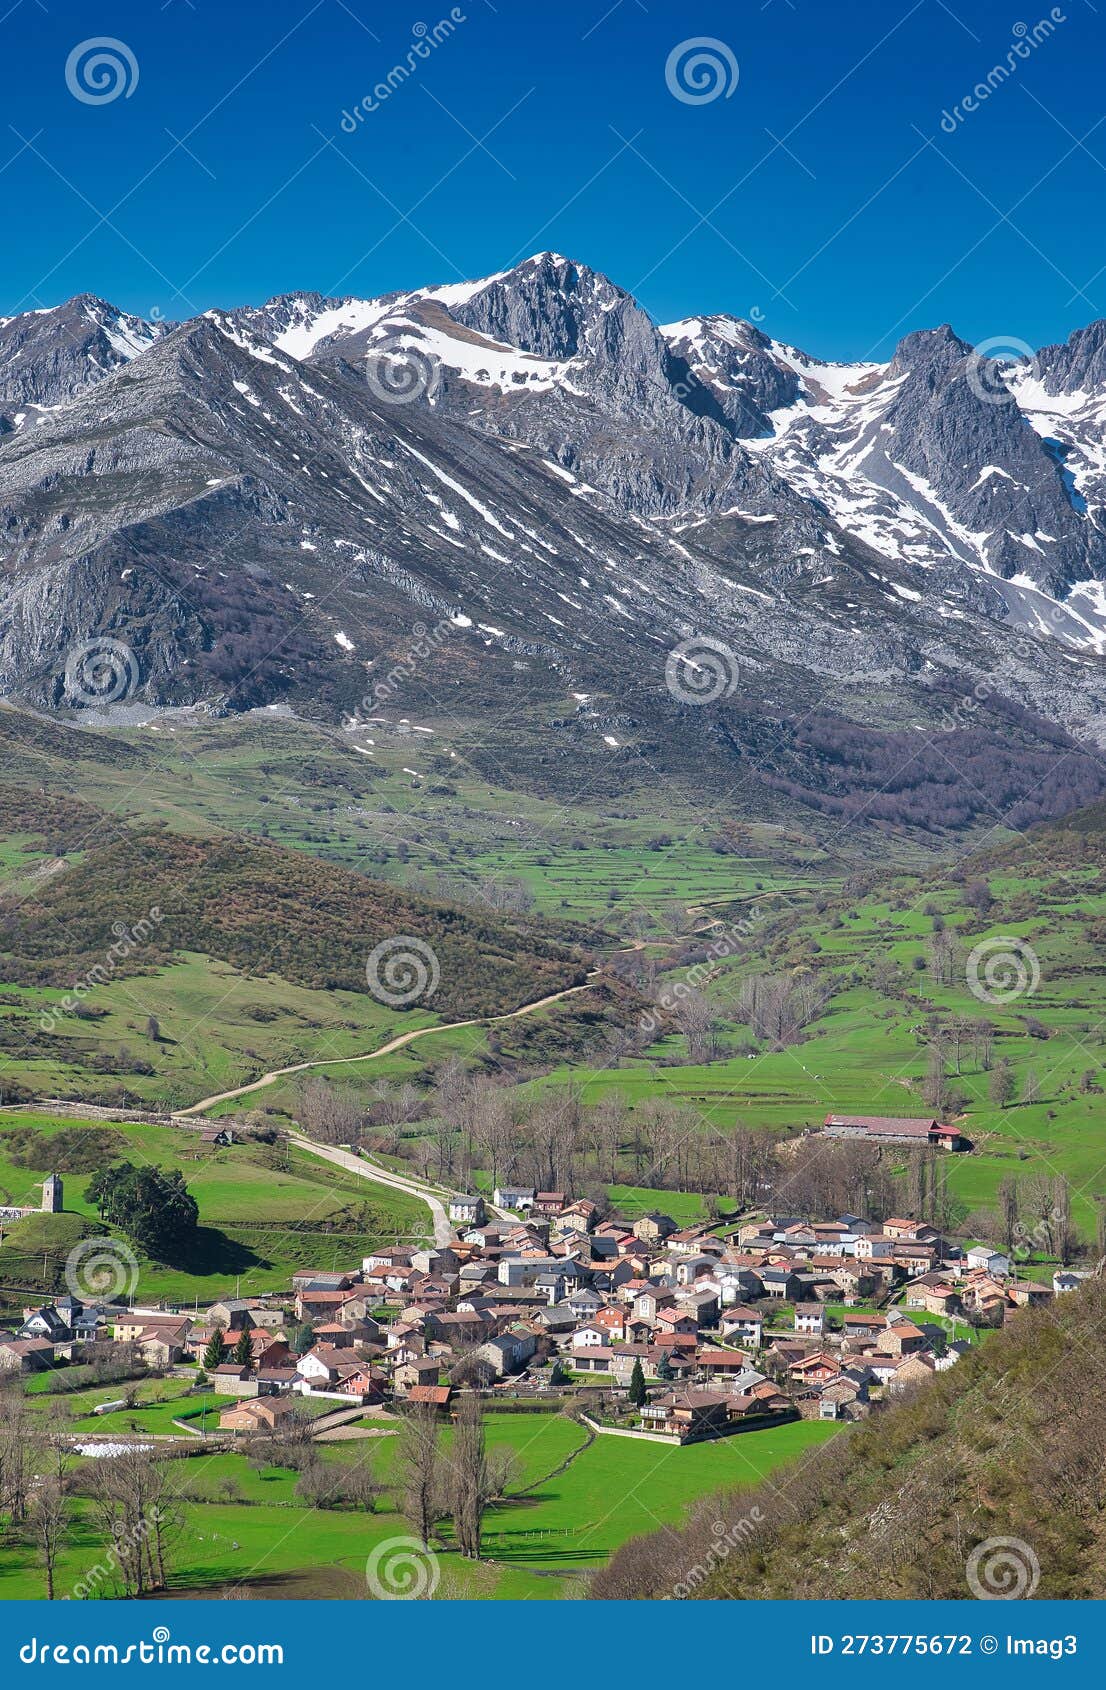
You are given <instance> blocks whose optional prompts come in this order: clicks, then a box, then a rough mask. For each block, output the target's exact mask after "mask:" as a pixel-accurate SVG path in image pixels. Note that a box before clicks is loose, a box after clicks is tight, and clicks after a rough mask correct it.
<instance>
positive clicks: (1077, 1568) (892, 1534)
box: [590, 1279, 1106, 1600]
mask: <svg viewBox="0 0 1106 1690" xmlns="http://www.w3.org/2000/svg"><path fill="white" fill-rule="evenodd" d="M1104 1380H1106V1283H1104V1282H1103V1281H1102V1280H1101V1279H1097V1280H1095V1281H1093V1282H1091V1283H1089V1284H1087V1285H1086V1286H1084V1288H1083V1289H1082V1290H1080V1291H1078V1292H1073V1293H1069V1294H1067V1295H1065V1296H1062V1297H1060V1298H1059V1299H1057V1300H1056V1302H1055V1303H1054V1305H1053V1306H1051V1307H1048V1308H1044V1309H1039V1310H1037V1309H1034V1310H1029V1311H1027V1312H1026V1313H1024V1314H1023V1315H1021V1316H1019V1317H1018V1319H1017V1320H1016V1321H1015V1322H1014V1323H1013V1325H1012V1326H1010V1327H1009V1328H1008V1329H1006V1330H1005V1331H1003V1332H1001V1333H999V1334H997V1335H996V1336H995V1337H994V1338H991V1339H989V1340H988V1341H987V1342H986V1343H984V1344H982V1345H980V1346H978V1347H977V1348H976V1349H974V1350H972V1351H971V1353H970V1354H969V1355H967V1356H965V1357H964V1358H963V1359H962V1360H961V1361H960V1362H958V1363H957V1364H956V1366H955V1367H953V1368H951V1369H950V1370H949V1371H947V1372H945V1373H943V1374H939V1375H938V1376H936V1377H935V1378H934V1379H933V1380H932V1381H930V1382H929V1383H928V1384H926V1385H923V1386H921V1387H920V1388H919V1389H918V1390H917V1391H916V1392H915V1393H914V1394H913V1395H912V1396H910V1397H909V1398H907V1399H904V1400H903V1401H902V1402H901V1403H900V1404H898V1405H897V1406H896V1407H894V1408H892V1409H890V1410H888V1411H887V1412H886V1413H883V1414H878V1415H877V1416H875V1417H874V1418H873V1419H871V1420H869V1421H868V1422H867V1423H866V1424H863V1425H860V1426H857V1427H855V1428H853V1429H851V1430H849V1431H847V1432H843V1433H842V1434H841V1435H840V1436H838V1437H836V1438H834V1439H832V1440H831V1441H830V1442H829V1443H828V1444H826V1445H824V1446H822V1447H821V1448H820V1449H819V1450H818V1451H817V1452H816V1453H814V1454H812V1455H810V1456H808V1457H807V1458H805V1459H804V1460H803V1461H801V1462H800V1463H798V1464H797V1465H796V1466H795V1467H793V1468H791V1469H789V1470H785V1471H784V1472H782V1473H780V1474H779V1475H778V1477H777V1478H776V1479H775V1480H767V1481H766V1482H765V1483H764V1484H762V1485H760V1486H759V1487H758V1488H757V1489H755V1490H746V1491H742V1492H734V1493H730V1494H728V1495H726V1496H723V1497H714V1498H711V1499H708V1500H707V1501H705V1502H704V1503H702V1504H700V1505H699V1507H698V1508H697V1510H696V1512H695V1514H694V1515H693V1517H692V1519H691V1521H690V1522H689V1524H688V1525H687V1526H686V1527H685V1528H684V1529H683V1530H679V1531H676V1530H668V1531H661V1532H657V1533H654V1534H652V1535H651V1536H649V1537H646V1538H638V1539H636V1540H634V1541H633V1542H631V1543H629V1544H627V1545H626V1546H625V1547H624V1548H623V1549H622V1550H620V1551H619V1552H618V1554H616V1555H615V1557H614V1559H613V1560H612V1561H611V1562H610V1564H609V1565H608V1566H607V1567H605V1568H604V1569H602V1570H601V1571H600V1572H599V1573H598V1574H597V1575H596V1577H595V1579H594V1580H593V1582H592V1586H591V1591H590V1594H591V1595H592V1596H594V1597H599V1598H604V1599H608V1600H613V1599H618V1598H628V1597H666V1596H673V1595H675V1596H681V1597H682V1596H694V1597H698V1598H707V1599H711V1598H714V1599H717V1598H725V1597H736V1598H750V1599H751V1598H766V1597H772V1598H780V1597H788V1598H797V1599H803V1598H850V1597H851V1598H856V1597H868V1598H871V1597H879V1598H898V1597H906V1598H909V1597H914V1598H928V1599H933V1598H966V1597H969V1596H971V1595H973V1594H978V1591H976V1590H974V1589H973V1584H972V1583H971V1582H970V1580H969V1571H970V1573H971V1579H972V1580H974V1581H975V1582H976V1583H982V1584H983V1586H984V1587H985V1588H990V1589H991V1590H992V1591H994V1590H995V1589H996V1588H999V1587H1001V1588H1014V1589H1018V1590H1022V1591H1023V1592H1024V1594H1026V1595H1028V1594H1034V1595H1036V1596H1037V1597H1041V1598H1044V1597H1058V1598H1087V1597H1096V1598H1101V1597H1103V1596H1106V1516H1104V1514H1103V1504H1104V1502H1106V1385H1104V1383H1103V1381H1104ZM682 1453H683V1452H682V1451H680V1450H673V1451H672V1453H671V1455H670V1457H669V1458H668V1459H670V1460H672V1461H679V1459H680V1455H681V1454H682ZM995 1539H1010V1540H1016V1541H1014V1542H1013V1543H1009V1544H1006V1545H996V1544H995V1543H994V1541H993V1540H995ZM973 1551H978V1553H977V1554H976V1555H975V1556H974V1557H973Z"/></svg>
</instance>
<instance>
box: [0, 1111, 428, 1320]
mask: <svg viewBox="0 0 1106 1690" xmlns="http://www.w3.org/2000/svg"><path fill="white" fill-rule="evenodd" d="M124 1160H126V1161H131V1162H135V1163H151V1164H154V1165H155V1166H158V1167H161V1168H163V1169H165V1170H167V1171H168V1170H171V1169H173V1168H179V1169H180V1170H181V1172H182V1173H183V1175H184V1180H185V1184H186V1185H187V1186H188V1189H189V1191H190V1192H191V1193H192V1195H193V1197H195V1199H196V1201H197V1203H198V1204H199V1210H200V1224H199V1227H198V1229H197V1234H196V1237H195V1240H194V1242H193V1244H192V1246H191V1247H190V1248H189V1251H188V1258H187V1260H184V1261H179V1262H155V1261H150V1260H149V1259H148V1258H146V1257H144V1256H142V1254H141V1253H140V1252H139V1253H138V1284H137V1287H136V1295H137V1296H138V1297H140V1298H148V1299H154V1300H160V1299H168V1300H177V1299H191V1298H193V1297H198V1298H200V1299H201V1300H202V1299H204V1298H207V1299H208V1300H209V1301H210V1300H212V1299H214V1298H217V1297H220V1296H224V1295H226V1294H227V1292H228V1291H230V1290H233V1288H234V1284H235V1282H236V1281H239V1280H240V1285H241V1292H242V1294H243V1295H244V1296H245V1295H252V1294H255V1293H257V1292H260V1291H265V1290H276V1289H280V1288H282V1287H285V1286H287V1285H288V1283H289V1282H290V1280H291V1276H292V1274H293V1273H294V1272H295V1271H296V1270H297V1269H298V1268H303V1267H316V1268H321V1269H331V1268H335V1267H340V1268H344V1267H347V1266H349V1264H350V1263H351V1262H356V1261H359V1260H360V1259H361V1257H362V1256H363V1255H365V1254H367V1252H368V1251H369V1249H370V1248H372V1247H373V1246H374V1245H377V1244H380V1243H385V1242H387V1243H394V1242H396V1241H397V1240H398V1241H401V1242H405V1243H406V1242H412V1241H414V1240H418V1239H423V1238H425V1237H426V1236H427V1234H428V1231H429V1224H430V1223H429V1214H428V1211H427V1209H426V1207H425V1205H424V1204H422V1203H420V1202H418V1201H417V1200H416V1199H414V1198H410V1197H407V1196H405V1195H404V1194H403V1193H402V1192H399V1191H394V1190H392V1189H391V1188H389V1187H386V1186H378V1185H374V1184H373V1183H372V1182H370V1181H368V1180H364V1179H361V1178H359V1177H358V1176H357V1175H354V1174H346V1173H343V1171H342V1170H341V1169H339V1168H335V1167H332V1166H331V1165H329V1164H323V1163H320V1162H319V1161H318V1159H317V1158H315V1157H312V1156H308V1155H305V1154H303V1153H301V1152H299V1151H296V1150H287V1149H283V1148H281V1147H279V1146H271V1145H267V1144H264V1143H258V1142H246V1143H241V1144H234V1145H231V1146H228V1147H226V1148H220V1147H217V1146H213V1145H210V1144H203V1143H201V1140H200V1134H199V1132H198V1131H195V1132H193V1131H190V1130H189V1129H187V1128H184V1127H168V1126H164V1127H161V1126H158V1127H153V1126H147V1125H144V1124H138V1123H134V1122H119V1123H107V1124H105V1125H103V1126H100V1125H91V1124H88V1125H80V1124H75V1123H74V1122H72V1121H61V1120H57V1119H55V1118H53V1117H51V1116H48V1115H39V1114H32V1113H29V1112H23V1111H20V1112H18V1113H0V1202H2V1203H4V1204H12V1205H31V1204H35V1203H37V1202H38V1201H39V1199H40V1196H41V1191H40V1182H41V1181H42V1179H43V1178H44V1176H45V1175H46V1173H48V1172H50V1171H56V1172H59V1173H61V1174H62V1176H63V1179H64V1186H65V1211H64V1213H62V1214H58V1215H46V1214H34V1215H30V1216H28V1217H27V1218H26V1219H24V1220H21V1221H14V1222H5V1223H4V1228H3V1233H4V1236H3V1240H2V1242H0V1286H2V1287H5V1288H7V1289H8V1290H9V1291H11V1292H12V1293H13V1294H16V1295H15V1300H16V1301H18V1300H19V1298H18V1295H17V1293H18V1290H19V1288H25V1289H26V1290H27V1292H28V1293H29V1294H31V1295H38V1296H42V1295H43V1294H44V1293H45V1292H46V1291H49V1290H61V1289H64V1285H63V1273H64V1267H65V1259H66V1256H67V1254H68V1252H69V1250H70V1249H71V1248H72V1246H73V1245H74V1244H75V1243H77V1242H78V1240H79V1239H80V1238H82V1237H87V1236H89V1235H90V1234H96V1233H107V1232H110V1231H111V1230H112V1229H111V1228H108V1227H105V1226H103V1225H102V1223H101V1222H100V1221H99V1219H98V1218H97V1213H96V1209H95V1206H94V1205H93V1204H91V1203H90V1202H89V1201H88V1200H87V1198H86V1196H85V1192H86V1189H87V1187H88V1184H89V1181H90V1179H91V1178H92V1176H93V1174H94V1173H95V1171H96V1169H97V1168H98V1167H100V1166H101V1165H102V1164H105V1163H108V1162H118V1161H124ZM119 1236H121V1237H122V1236H124V1235H123V1234H120V1235H119Z"/></svg>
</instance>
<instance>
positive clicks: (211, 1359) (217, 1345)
mask: <svg viewBox="0 0 1106 1690" xmlns="http://www.w3.org/2000/svg"><path fill="white" fill-rule="evenodd" d="M225 1350H226V1345H225V1344H224V1342H223V1334H222V1333H221V1332H220V1330H219V1328H218V1327H216V1328H215V1331H214V1332H213V1333H212V1334H211V1337H210V1338H209V1339H208V1343H207V1349H206V1350H205V1351H204V1363H203V1364H204V1368H205V1370H206V1371H207V1372H208V1373H211V1372H212V1371H213V1370H214V1369H215V1368H216V1367H219V1366H220V1365H221V1364H222V1360H223V1355H224V1353H225Z"/></svg>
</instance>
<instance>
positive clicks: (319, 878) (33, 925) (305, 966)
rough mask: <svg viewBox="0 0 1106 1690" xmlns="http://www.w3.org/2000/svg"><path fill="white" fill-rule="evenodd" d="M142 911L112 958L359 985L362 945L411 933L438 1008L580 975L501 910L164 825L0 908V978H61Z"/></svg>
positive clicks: (125, 963)
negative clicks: (435, 981) (435, 899)
mask: <svg viewBox="0 0 1106 1690" xmlns="http://www.w3.org/2000/svg"><path fill="white" fill-rule="evenodd" d="M121 905H123V906H125V907H123V908H121V907H120V906H121ZM150 912H156V915H155V917H154V918H153V929H152V931H151V932H149V933H148V934H144V936H143V938H142V941H141V944H139V945H137V946H134V947H133V948H132V949H131V951H130V954H129V956H128V957H127V958H125V959H121V960H120V961H119V962H118V963H117V965H116V968H115V970H114V971H117V972H137V971H138V969H139V968H140V967H142V966H143V965H145V966H149V964H150V962H158V963H160V962H165V961H168V960H169V958H170V957H171V956H172V955H173V954H174V953H175V952H177V951H181V950H187V951H198V952H203V953H204V954H206V955H207V956H210V957H215V958H217V959H218V960H219V961H221V962H227V963H230V964H231V965H232V966H233V967H235V968H238V969H241V970H243V971H247V972H251V973H259V974H279V975H282V976H283V977H284V978H285V979H288V980H291V981H293V982H294V983H295V984H297V985H302V986H310V987H315V988H321V989H325V990H335V989H345V990H347V991H360V990H367V986H366V973H365V969H366V960H367V958H368V956H369V955H370V953H371V952H372V951H373V949H374V947H375V946H377V945H379V944H381V943H388V942H390V941H392V940H394V939H395V938H396V937H397V936H398V935H411V936H413V937H414V938H416V939H418V940H420V941H422V942H423V943H424V944H427V945H429V946H430V947H431V949H432V950H433V951H434V953H435V955H436V956H437V959H438V963H439V966H440V969H441V981H440V984H439V986H438V988H437V991H436V993H435V994H434V996H435V1000H436V1001H435V1008H436V1009H437V1010H439V1011H440V1013H442V1014H443V1015H446V1016H449V1015H462V1014H470V1015H480V1014H485V1013H492V1012H494V1011H496V1010H503V1009H513V1008H515V1007H516V1006H517V1005H518V1004H520V1003H525V1002H526V1001H527V1000H528V999H529V998H534V997H541V996H542V994H543V992H544V991H554V990H556V989H557V988H558V987H560V986H564V985H570V984H572V983H573V982H574V981H576V980H579V979H582V978H583V970H582V968H581V966H580V965H579V963H578V962H576V961H575V960H574V958H573V957H572V956H571V954H570V953H569V952H568V950H567V949H566V948H565V947H563V946H558V945H556V944H554V943H552V942H551V941H550V940H548V939H543V938H541V937H539V936H538V935H536V934H533V933H531V934H528V935H526V936H523V935H522V934H521V933H520V932H519V931H518V929H517V928H516V927H513V926H511V925H510V924H509V923H508V922H506V921H503V920H497V919H495V918H494V917H480V916H478V915H476V914H474V913H473V914H470V913H466V912H461V911H457V910H455V909H451V908H449V907H448V906H445V905H442V904H436V903H431V902H429V901H427V900H424V899H421V898H415V897H412V896H410V895H409V894H405V893H403V892H400V891H398V890H397V889H396V888H394V887H391V886H387V885H384V884H383V883H381V882H379V881H372V880H368V879H366V878H365V877H364V876H363V875H359V874H355V873H353V872H352V871H350V870H347V869H342V868H338V867H336V866H334V865H333V864H329V863H323V862H319V861H317V860H316V859H314V858H311V857H306V856H304V855H303V854H302V853H300V852H292V851H286V850H283V849H281V848H280V847H277V846H272V845H269V846H266V845H263V844H260V843H257V842H254V841H250V840H245V839H231V838H222V839H209V840H200V839H191V838H185V837H182V836H180V835H177V834H172V833H169V832H168V831H167V830H165V829H144V830H139V831H128V832H125V833H123V834H122V835H121V836H120V837H118V838H116V839H114V840H112V841H111V842H110V843H107V844H103V845H98V846H97V847H96V848H95V849H94V850H92V851H90V852H89V853H88V854H87V856H86V857H85V858H84V860H83V861H82V862H80V863H78V864H77V865H76V866H75V867H74V868H72V869H70V870H68V871H67V872H66V873H64V874H61V875H58V876H56V877H55V878H53V879H52V880H50V881H49V882H48V883H47V884H45V885H44V886H43V887H42V889H41V891H39V892H38V893H37V894H36V895H35V896H33V897H32V898H30V899H27V900H25V901H24V902H22V903H21V904H18V905H17V906H16V907H14V908H10V909H7V910H0V921H2V925H3V930H4V933H5V948H6V949H7V950H8V951H9V952H10V958H9V960H8V961H7V962H6V964H5V966H6V968H7V971H8V974H9V978H11V979H12V980H15V981H17V982H19V983H21V984H36V985H38V984H42V985H55V986H59V987H62V986H68V985H69V984H70V982H71V981H72V980H73V979H74V978H78V977H80V976H81V975H82V974H84V973H86V972H87V971H88V970H89V969H90V968H92V967H93V966H95V964H96V963H97V962H98V961H99V962H102V960H103V958H104V955H105V953H107V952H109V951H111V950H112V947H113V945H114V944H115V942H116V940H117V939H118V938H119V932H118V924H119V923H120V921H121V920H122V921H123V922H124V923H125V924H126V925H127V927H128V928H133V926H135V925H136V924H137V923H139V922H140V921H142V920H143V919H144V918H150ZM139 957H141V961H139V960H138V959H139Z"/></svg>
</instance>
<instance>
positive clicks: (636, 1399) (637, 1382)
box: [630, 1361, 648, 1408]
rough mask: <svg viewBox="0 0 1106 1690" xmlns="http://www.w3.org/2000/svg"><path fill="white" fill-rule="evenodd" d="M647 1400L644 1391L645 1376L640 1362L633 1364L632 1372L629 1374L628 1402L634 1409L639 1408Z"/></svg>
mask: <svg viewBox="0 0 1106 1690" xmlns="http://www.w3.org/2000/svg"><path fill="white" fill-rule="evenodd" d="M647 1400H648V1393H647V1392H646V1389H645V1374H644V1372H643V1370H642V1366H641V1362H640V1361H635V1362H634V1371H633V1372H632V1373H631V1374H630V1401H631V1402H632V1403H633V1405H634V1407H635V1408H640V1407H641V1406H642V1404H643V1403H644V1402H646V1401H647Z"/></svg>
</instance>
